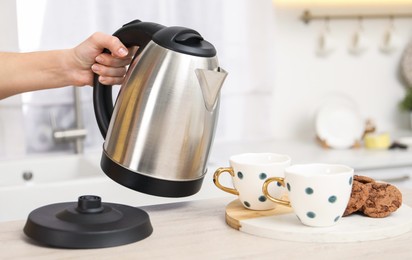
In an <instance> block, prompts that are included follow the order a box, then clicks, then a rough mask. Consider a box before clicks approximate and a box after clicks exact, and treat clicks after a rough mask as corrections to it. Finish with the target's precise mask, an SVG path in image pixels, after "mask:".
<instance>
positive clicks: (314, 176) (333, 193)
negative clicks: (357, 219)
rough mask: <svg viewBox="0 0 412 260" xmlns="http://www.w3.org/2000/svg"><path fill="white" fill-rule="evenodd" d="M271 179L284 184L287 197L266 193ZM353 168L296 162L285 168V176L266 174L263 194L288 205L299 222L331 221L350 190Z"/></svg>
mask: <svg viewBox="0 0 412 260" xmlns="http://www.w3.org/2000/svg"><path fill="white" fill-rule="evenodd" d="M272 182H277V183H280V184H281V185H282V186H284V187H285V186H286V188H287V192H288V197H289V201H288V200H282V199H279V197H274V196H272V195H271V194H270V193H269V190H270V187H269V184H270V183H272ZM352 182H353V169H352V168H350V167H348V166H345V165H339V164H300V165H293V166H290V167H288V168H286V169H285V177H284V178H279V177H273V178H268V179H267V180H266V181H265V182H264V184H263V188H262V190H263V193H264V194H265V196H266V197H267V198H268V199H269V200H271V201H273V202H275V203H279V204H282V205H286V206H291V207H292V208H293V211H294V212H295V214H296V216H297V217H298V218H299V220H300V222H302V223H303V224H304V225H307V226H312V227H327V226H332V225H335V224H336V223H337V222H339V220H340V219H341V217H342V214H343V212H344V211H345V209H346V206H347V205H348V202H349V198H350V195H351V192H352Z"/></svg>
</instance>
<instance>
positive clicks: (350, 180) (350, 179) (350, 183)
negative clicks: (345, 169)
mask: <svg viewBox="0 0 412 260" xmlns="http://www.w3.org/2000/svg"><path fill="white" fill-rule="evenodd" d="M352 181H353V178H352V177H350V178H349V185H352Z"/></svg>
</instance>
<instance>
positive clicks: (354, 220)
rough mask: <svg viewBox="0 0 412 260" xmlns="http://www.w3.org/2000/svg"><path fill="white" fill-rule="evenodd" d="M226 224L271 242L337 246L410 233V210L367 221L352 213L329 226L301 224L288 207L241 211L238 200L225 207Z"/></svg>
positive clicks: (407, 208)
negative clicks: (313, 243) (284, 241)
mask: <svg viewBox="0 0 412 260" xmlns="http://www.w3.org/2000/svg"><path fill="white" fill-rule="evenodd" d="M226 223H227V224H228V225H229V226H230V227H232V228H234V229H237V230H239V231H242V232H245V233H248V234H252V235H256V236H261V237H267V238H273V239H279V240H288V241H299V242H322V243H341V242H357V241H369V240H379V239H385V238H390V237H394V236H398V235H401V234H404V233H406V232H409V231H411V230H412V208H410V207H409V206H407V205H405V204H402V206H401V207H400V208H399V209H398V210H397V211H396V212H394V213H392V214H391V215H390V216H388V217H386V218H369V217H366V216H362V215H358V214H352V215H350V216H347V217H344V218H342V219H341V220H340V221H339V223H337V224H336V225H334V226H332V227H309V226H305V225H303V224H302V223H301V222H300V221H299V220H298V218H297V217H296V215H295V214H294V213H293V211H292V209H291V208H288V207H285V206H278V207H277V208H276V209H273V210H266V211H254V210H249V209H245V208H244V207H243V206H242V204H241V203H240V201H239V200H234V201H232V202H231V203H229V204H228V205H227V207H226Z"/></svg>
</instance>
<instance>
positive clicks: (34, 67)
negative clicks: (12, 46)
mask: <svg viewBox="0 0 412 260" xmlns="http://www.w3.org/2000/svg"><path fill="white" fill-rule="evenodd" d="M69 51H70V50H55V51H44V52H31V53H0V62H1V63H0V99H2V98H5V97H8V96H11V95H15V94H19V93H23V92H28V91H34V90H40V89H49V88H56V87H63V86H68V85H74V84H75V82H74V79H73V77H72V75H73V73H72V72H71V71H70V70H69V66H68V62H69V61H68V59H69V55H68V52H69Z"/></svg>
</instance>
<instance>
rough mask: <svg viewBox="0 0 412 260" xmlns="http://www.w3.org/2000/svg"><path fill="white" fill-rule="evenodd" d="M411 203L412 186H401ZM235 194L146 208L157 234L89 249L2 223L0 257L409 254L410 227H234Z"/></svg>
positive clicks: (21, 223)
mask: <svg viewBox="0 0 412 260" xmlns="http://www.w3.org/2000/svg"><path fill="white" fill-rule="evenodd" d="M402 192H403V195H404V200H405V201H404V202H405V203H406V204H408V205H412V190H402ZM232 200H233V197H223V198H219V199H208V200H201V201H191V202H179V203H173V204H163V205H156V206H148V207H143V209H144V210H146V211H147V212H148V213H149V215H150V218H151V222H152V225H153V227H154V232H153V234H152V235H151V236H150V237H148V238H146V239H144V240H142V241H139V242H136V243H132V244H128V245H124V246H118V247H112V248H104V249H88V250H67V249H57V248H48V247H44V246H40V245H38V244H36V243H34V242H33V241H31V240H29V239H28V238H27V237H26V236H25V235H24V234H23V231H22V229H23V226H24V221H14V222H4V223H0V258H1V259H25V258H27V259H63V258H74V259H101V258H105V259H113V258H117V259H387V258H392V259H410V256H411V253H412V249H411V244H412V232H411V231H410V232H408V233H405V234H403V235H400V236H397V237H393V238H389V239H383V240H375V241H367V242H361V243H359V242H349V243H308V242H290V241H283V240H274V239H269V238H261V237H257V236H254V235H249V234H246V233H242V232H240V231H237V230H235V229H232V228H230V227H229V226H228V225H227V224H226V223H225V216H224V214H225V207H226V205H227V204H228V203H229V202H230V201H232Z"/></svg>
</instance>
